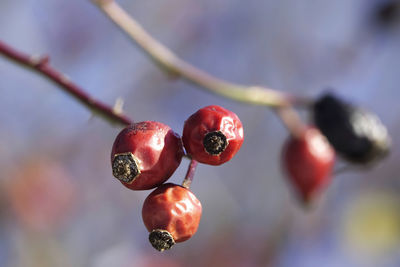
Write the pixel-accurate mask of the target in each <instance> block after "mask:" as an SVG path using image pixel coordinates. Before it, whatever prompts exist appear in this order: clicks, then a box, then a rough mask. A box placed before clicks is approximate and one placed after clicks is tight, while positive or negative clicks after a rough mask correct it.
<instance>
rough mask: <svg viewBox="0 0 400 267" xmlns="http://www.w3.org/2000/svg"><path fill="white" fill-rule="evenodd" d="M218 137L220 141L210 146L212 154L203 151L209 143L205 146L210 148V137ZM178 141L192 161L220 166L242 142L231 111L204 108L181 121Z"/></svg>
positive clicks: (241, 127) (236, 118)
mask: <svg viewBox="0 0 400 267" xmlns="http://www.w3.org/2000/svg"><path fill="white" fill-rule="evenodd" d="M210 135H211V136H210ZM212 135H214V136H212ZM220 137H222V138H223V141H222V142H221V140H219V141H220V142H221V143H220V144H219V145H218V146H216V147H214V152H209V151H207V149H208V147H207V144H206V143H207V142H208V141H210V140H211V143H209V145H213V142H212V138H220ZM182 141H183V145H184V146H185V149H186V151H187V153H188V154H189V155H191V156H192V158H193V159H195V160H197V161H198V162H201V163H205V164H210V165H221V164H223V163H225V162H227V161H229V160H230V159H231V158H232V157H233V156H234V155H235V154H236V153H237V152H238V151H239V149H240V147H241V145H242V143H243V126H242V123H241V121H240V120H239V118H238V117H237V116H236V114H235V113H233V112H232V111H229V110H227V109H224V108H222V107H220V106H207V107H204V108H202V109H200V110H198V111H197V112H196V113H194V114H193V115H191V116H190V117H189V118H188V119H187V120H186V121H185V125H184V128H183V134H182ZM214 145H215V143H214Z"/></svg>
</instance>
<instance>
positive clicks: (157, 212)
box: [142, 183, 202, 251]
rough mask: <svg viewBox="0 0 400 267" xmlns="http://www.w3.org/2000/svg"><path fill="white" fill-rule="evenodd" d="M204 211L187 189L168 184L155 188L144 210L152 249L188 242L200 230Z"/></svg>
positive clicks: (164, 248) (168, 247) (144, 218)
mask: <svg viewBox="0 0 400 267" xmlns="http://www.w3.org/2000/svg"><path fill="white" fill-rule="evenodd" d="M201 211H202V208H201V203H200V201H199V200H198V199H197V198H196V196H195V195H194V194H193V193H192V192H191V191H190V190H189V189H187V188H185V187H182V186H180V185H176V184H171V183H167V184H163V185H161V186H160V187H158V188H157V189H155V190H154V191H153V192H152V193H151V194H150V195H149V196H148V197H147V198H146V200H145V201H144V204H143V209H142V218H143V222H144V225H145V226H146V228H147V230H148V231H149V232H150V234H149V241H150V243H151V244H152V246H153V247H154V248H155V249H157V250H159V251H163V250H167V249H170V248H171V247H172V246H173V245H174V244H175V243H179V242H183V241H186V240H188V239H189V238H190V237H192V236H193V235H194V234H195V233H196V231H197V228H198V226H199V223H200V218H201Z"/></svg>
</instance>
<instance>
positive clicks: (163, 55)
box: [93, 0, 309, 108]
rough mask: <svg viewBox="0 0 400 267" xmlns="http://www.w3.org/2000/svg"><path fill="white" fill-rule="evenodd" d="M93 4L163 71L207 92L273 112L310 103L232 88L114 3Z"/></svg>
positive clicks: (268, 92) (249, 88)
mask: <svg viewBox="0 0 400 267" xmlns="http://www.w3.org/2000/svg"><path fill="white" fill-rule="evenodd" d="M93 2H94V3H95V4H96V5H97V6H98V7H99V8H100V9H101V10H102V11H103V12H104V13H105V14H106V15H107V16H108V17H109V18H110V19H111V20H112V21H113V22H114V23H115V24H116V25H117V26H118V27H119V28H120V29H121V30H122V31H123V32H124V33H126V34H127V35H128V36H129V37H130V38H131V39H132V40H133V41H134V42H135V43H136V44H138V45H139V46H140V47H141V48H142V49H143V50H144V51H145V52H146V53H147V54H148V55H149V56H150V57H151V59H152V60H153V61H154V62H156V63H157V64H158V65H159V66H161V67H162V68H163V69H164V70H166V71H167V72H169V73H171V74H173V75H175V76H178V77H181V78H183V79H185V80H187V81H189V82H191V83H193V84H195V85H198V86H199V87H200V88H202V89H205V90H206V91H209V92H212V93H215V94H217V95H221V96H223V97H226V98H230V99H233V100H236V101H240V102H245V103H248V104H253V105H262V106H269V107H274V108H279V107H285V106H290V105H307V104H308V103H309V100H308V99H306V98H300V97H295V96H292V95H289V94H286V93H283V92H280V91H277V90H273V89H271V88H267V87H262V86H247V85H240V84H234V83H230V82H227V81H225V80H222V79H219V78H216V77H214V76H212V75H210V74H209V73H207V72H204V71H202V70H200V69H197V68H196V67H194V66H193V65H191V64H189V63H187V62H185V61H183V60H182V59H180V58H179V57H178V56H177V55H176V54H174V53H173V52H172V51H171V50H169V49H168V48H167V47H165V46H163V45H162V44H161V43H160V42H158V41H157V40H155V39H154V38H153V37H152V36H151V35H150V34H149V33H147V32H146V31H145V30H144V29H143V28H142V27H141V25H140V24H139V23H138V22H137V21H136V20H135V19H133V17H132V16H130V15H129V14H128V13H127V12H126V11H125V10H124V9H122V8H121V7H120V6H119V5H118V4H117V3H116V2H115V1H114V0H93Z"/></svg>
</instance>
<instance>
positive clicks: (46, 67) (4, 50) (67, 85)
mask: <svg viewBox="0 0 400 267" xmlns="http://www.w3.org/2000/svg"><path fill="white" fill-rule="evenodd" d="M0 55H3V56H4V57H6V58H7V59H9V60H11V61H13V62H14V63H17V64H19V65H21V66H23V67H25V68H27V69H29V70H32V71H35V72H36V73H39V74H41V75H42V76H43V77H45V78H46V79H48V80H50V81H52V82H54V83H55V84H56V85H58V86H59V88H61V89H62V90H63V91H64V92H66V93H68V94H69V95H71V96H72V97H73V98H75V99H76V100H78V101H79V102H80V103H82V104H83V105H84V106H86V107H87V108H88V109H90V111H91V112H92V113H93V114H95V115H97V116H100V117H102V118H104V119H105V120H107V121H108V122H110V123H112V124H117V125H120V126H125V125H128V124H131V123H132V121H131V120H130V119H129V118H128V117H127V116H125V115H124V114H122V113H121V112H120V110H117V109H113V108H111V107H110V106H108V105H106V104H104V103H102V102H100V101H98V100H96V99H94V98H92V97H91V96H90V95H88V94H87V93H86V92H85V91H84V90H83V89H82V88H80V87H79V86H78V85H76V84H74V83H73V82H72V81H71V80H70V79H68V78H67V77H66V76H65V75H64V74H62V73H60V72H58V71H57V70H56V69H54V68H53V67H51V66H50V64H49V57H48V56H43V57H36V56H30V55H28V54H25V53H22V52H19V51H17V50H15V49H14V48H12V47H10V46H8V45H6V44H5V43H3V42H2V41H0Z"/></svg>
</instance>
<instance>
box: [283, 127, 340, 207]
mask: <svg viewBox="0 0 400 267" xmlns="http://www.w3.org/2000/svg"><path fill="white" fill-rule="evenodd" d="M334 160H335V152H334V150H333V149H332V147H331V146H330V145H329V143H328V141H327V140H326V138H325V136H323V135H322V134H321V133H320V131H319V130H318V129H316V128H313V127H308V128H307V129H306V130H305V131H304V132H303V134H302V136H301V137H299V138H296V137H290V138H289V139H288V140H287V142H286V144H285V146H284V149H283V166H284V168H285V170H286V172H287V174H288V178H289V180H290V182H291V183H292V184H293V186H294V189H295V190H296V191H297V193H298V194H299V195H300V197H301V199H302V200H303V201H304V203H309V202H310V201H311V200H312V199H313V197H314V196H315V194H316V193H318V192H319V191H320V190H321V189H322V188H323V187H324V186H325V185H326V184H327V183H328V182H329V180H330V174H331V171H332V167H333V164H334Z"/></svg>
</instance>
